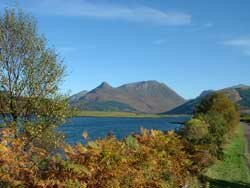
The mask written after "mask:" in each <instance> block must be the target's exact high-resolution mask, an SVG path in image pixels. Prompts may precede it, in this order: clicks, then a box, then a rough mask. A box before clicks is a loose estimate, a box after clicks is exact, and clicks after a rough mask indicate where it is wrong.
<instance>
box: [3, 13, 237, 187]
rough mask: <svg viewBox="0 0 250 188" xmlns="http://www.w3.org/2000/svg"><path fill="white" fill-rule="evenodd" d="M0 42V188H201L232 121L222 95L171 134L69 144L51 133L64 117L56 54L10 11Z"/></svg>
mask: <svg viewBox="0 0 250 188" xmlns="http://www.w3.org/2000/svg"><path fill="white" fill-rule="evenodd" d="M9 44H11V48H10V45H9ZM0 45H1V46H0V84H1V88H2V89H0V114H1V123H0V187H29V188H32V187H41V188H42V187H48V188H50V187H58V188H60V187H68V188H77V187H82V188H85V187H86V188H99V187H100V188H130V187H134V188H144V187H145V188H175V187H177V188H178V187H186V188H187V187H190V188H195V187H201V186H202V183H203V182H202V181H200V180H201V176H202V172H203V170H204V169H205V168H206V167H208V166H209V165H211V164H212V163H213V161H214V160H215V159H217V158H220V157H222V153H223V152H222V151H223V144H224V143H225V142H226V140H227V139H228V137H230V134H232V133H233V131H234V127H235V126H237V124H238V121H239V115H238V112H237V110H236V108H235V106H234V105H233V104H232V103H231V102H230V101H229V100H228V99H227V97H225V96H224V95H222V94H214V95H211V96H210V97H208V98H207V99H205V100H204V101H202V103H201V104H200V105H199V106H198V107H197V111H196V114H195V115H194V117H193V118H192V119H191V120H189V121H188V122H187V123H186V125H185V126H184V127H183V129H181V130H180V131H179V132H178V133H176V132H173V131H169V132H162V131H158V130H145V129H142V130H141V133H140V134H138V135H133V136H132V135H130V136H128V137H127V138H125V139H124V140H118V139H116V138H115V137H114V136H107V137H106V138H104V139H99V140H95V141H91V140H89V139H88V135H87V133H84V134H83V137H84V138H83V139H86V140H87V144H86V145H82V144H80V143H79V144H77V145H74V146H70V145H67V144H65V143H64V142H63V140H62V139H61V138H62V136H61V135H60V134H59V133H58V132H56V129H55V128H56V127H57V126H59V125H60V124H61V123H62V122H63V120H64V118H65V117H66V115H67V113H68V111H67V102H66V100H65V98H63V97H62V96H60V95H59V92H58V83H59V82H60V81H61V79H62V76H63V74H64V67H63V66H62V64H61V62H60V61H58V58H57V55H56V54H55V53H54V51H53V50H51V49H47V48H46V41H45V40H44V38H43V37H40V36H39V35H38V34H37V32H36V27H35V25H34V23H33V22H32V21H31V20H30V19H29V17H27V16H25V14H23V13H22V12H19V13H18V14H16V13H15V11H14V10H11V11H8V10H7V11H6V13H5V15H4V17H3V18H1V19H0Z"/></svg>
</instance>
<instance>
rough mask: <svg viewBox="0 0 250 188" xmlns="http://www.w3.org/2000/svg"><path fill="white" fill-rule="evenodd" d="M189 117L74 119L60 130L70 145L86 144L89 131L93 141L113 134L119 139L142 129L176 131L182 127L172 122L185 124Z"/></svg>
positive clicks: (69, 120)
mask: <svg viewBox="0 0 250 188" xmlns="http://www.w3.org/2000/svg"><path fill="white" fill-rule="evenodd" d="M187 119H188V117H171V118H159V119H158V118H156V119H150V118H92V117H74V118H70V119H68V121H67V122H66V123H65V124H64V125H62V126H61V127H60V128H59V131H61V132H63V133H64V134H65V136H66V141H67V142H68V143H69V144H75V143H77V142H82V143H85V141H84V139H83V138H82V132H83V131H87V132H88V135H89V137H90V139H91V140H95V139H97V138H103V137H105V136H106V135H107V134H109V133H112V134H113V135H115V136H116V137H117V138H118V139H122V138H124V137H126V136H127V135H129V134H132V133H138V132H140V129H141V127H143V128H146V129H158V130H162V131H167V130H175V129H178V128H179V127H180V126H181V125H180V124H176V123H171V122H184V121H186V120H187Z"/></svg>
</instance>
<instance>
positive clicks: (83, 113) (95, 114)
mask: <svg viewBox="0 0 250 188" xmlns="http://www.w3.org/2000/svg"><path fill="white" fill-rule="evenodd" d="M71 116H76V117H77V116H78V117H129V118H163V117H180V116H186V115H165V114H139V113H134V112H117V111H109V112H106V111H74V112H73V113H72V114H71Z"/></svg>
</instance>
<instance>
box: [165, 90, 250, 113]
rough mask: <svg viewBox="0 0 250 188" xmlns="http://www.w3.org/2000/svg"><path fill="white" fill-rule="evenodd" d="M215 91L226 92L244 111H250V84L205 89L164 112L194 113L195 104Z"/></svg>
mask: <svg viewBox="0 0 250 188" xmlns="http://www.w3.org/2000/svg"><path fill="white" fill-rule="evenodd" d="M213 92H223V93H225V95H227V96H228V97H229V98H230V99H231V101H233V102H235V103H236V104H237V105H238V107H239V110H240V111H241V112H242V113H250V86H246V85H236V86H233V87H229V88H225V89H221V90H217V91H213V90H209V91H203V92H202V93H201V94H200V96H198V97H197V98H195V99H192V100H189V101H187V102H185V103H184V104H182V105H180V106H177V107H176V108H174V109H172V110H170V111H167V112H165V113H164V114H192V113H193V111H194V109H195V106H197V105H198V104H199V103H200V101H201V100H202V99H203V98H204V97H207V96H209V94H211V93H213Z"/></svg>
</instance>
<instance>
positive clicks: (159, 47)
mask: <svg viewBox="0 0 250 188" xmlns="http://www.w3.org/2000/svg"><path fill="white" fill-rule="evenodd" d="M16 6H17V7H19V8H22V9H23V10H24V11H25V12H27V13H29V14H32V15H33V16H34V17H35V19H36V20H37V24H38V29H39V33H40V34H43V35H44V36H45V37H46V38H47V39H48V46H53V47H54V48H55V49H56V51H57V53H58V54H59V56H60V57H61V58H62V59H63V60H64V63H65V65H66V67H67V76H66V77H65V79H64V80H65V81H64V83H63V84H62V85H61V89H62V91H63V92H70V94H74V93H77V92H79V91H82V90H91V89H93V88H95V87H96V86H98V85H99V84H101V82H103V81H106V82H108V83H109V84H110V85H112V86H113V87H117V86H119V85H122V84H125V83H130V82H137V81H146V80H157V81H159V82H163V83H165V84H166V85H168V86H169V87H170V88H172V89H174V90H175V91H176V92H177V93H179V94H180V95H182V96H183V97H184V98H186V99H190V98H194V97H196V96H197V95H199V94H200V93H201V92H202V91H203V90H208V89H221V88H225V87H229V86H233V85H237V84H246V85H250V11H249V10H250V1H249V0H209V1H201V0H154V1H152V0H126V1H125V0H70V1H68V0H39V1H38V0H19V1H16V0H0V11H3V9H4V8H5V7H16Z"/></svg>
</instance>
